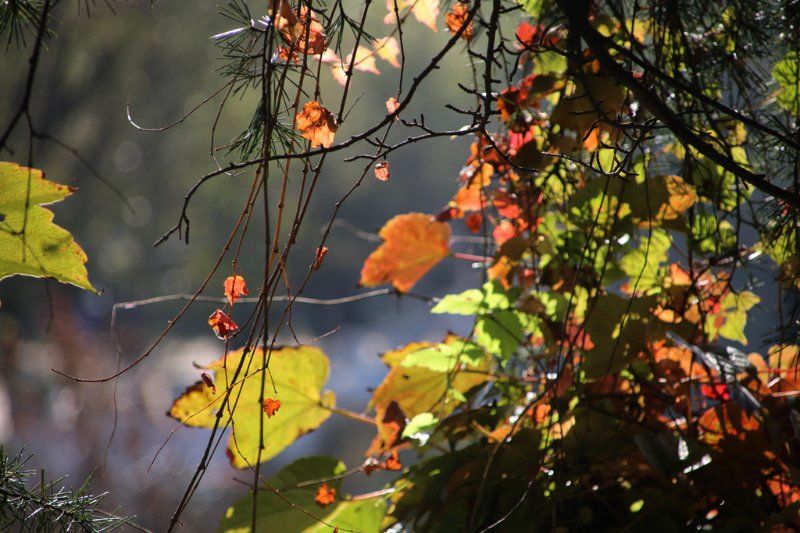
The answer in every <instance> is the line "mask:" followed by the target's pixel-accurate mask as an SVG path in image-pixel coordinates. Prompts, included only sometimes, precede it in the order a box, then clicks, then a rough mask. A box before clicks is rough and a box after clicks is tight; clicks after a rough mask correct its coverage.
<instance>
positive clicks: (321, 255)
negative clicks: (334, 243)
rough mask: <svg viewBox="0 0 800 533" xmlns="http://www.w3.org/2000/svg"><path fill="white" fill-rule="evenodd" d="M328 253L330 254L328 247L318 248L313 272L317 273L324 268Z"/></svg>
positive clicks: (312, 266)
mask: <svg viewBox="0 0 800 533" xmlns="http://www.w3.org/2000/svg"><path fill="white" fill-rule="evenodd" d="M327 253H328V247H327V246H323V247H322V248H317V255H316V256H314V263H313V264H312V265H311V270H313V271H314V272H316V271H318V270H319V269H320V268H322V262H323V261H324V260H325V254H327Z"/></svg>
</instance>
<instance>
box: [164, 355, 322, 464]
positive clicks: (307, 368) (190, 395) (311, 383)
mask: <svg viewBox="0 0 800 533" xmlns="http://www.w3.org/2000/svg"><path fill="white" fill-rule="evenodd" d="M264 361H265V354H264V352H263V351H262V350H261V349H258V350H255V351H251V352H247V353H245V352H244V351H243V350H237V351H235V352H231V353H229V354H227V355H226V356H224V357H222V358H221V359H218V360H216V361H214V362H213V363H210V364H209V365H208V366H207V367H206V369H207V370H208V371H209V372H213V373H214V382H215V383H216V386H217V389H218V390H217V393H216V394H212V393H211V391H210V389H209V388H208V387H206V385H205V384H204V383H202V382H199V383H197V384H195V385H192V386H191V387H189V388H188V389H187V390H186V392H184V393H183V395H181V396H180V397H179V398H178V399H177V400H175V402H174V403H173V404H172V407H171V408H170V411H169V415H170V416H172V417H173V418H175V419H177V420H180V421H181V422H183V423H184V424H186V425H187V426H191V427H201V428H212V427H213V426H214V422H215V420H216V416H217V412H218V411H219V410H220V409H223V413H222V415H221V419H220V424H221V427H224V426H225V425H226V424H229V425H231V426H232V432H231V436H230V439H229V440H228V456H229V458H230V459H231V463H232V464H233V466H235V467H237V468H246V467H247V466H252V465H255V464H256V461H257V459H258V449H259V444H260V441H261V438H262V435H261V434H260V432H259V426H260V424H261V423H262V421H263V444H264V448H263V449H262V450H261V461H267V460H269V459H272V458H273V457H275V456H276V455H277V454H279V453H280V452H281V451H283V449H284V448H286V447H287V446H289V445H290V444H291V443H292V442H294V441H295V440H297V439H298V438H299V437H301V436H303V435H305V434H306V433H308V432H310V431H313V430H315V429H316V428H318V427H319V426H320V425H321V424H322V423H323V422H324V421H325V420H327V419H328V417H329V416H330V414H331V411H330V409H329V407H332V406H333V405H334V402H335V396H334V394H333V393H332V392H330V391H326V392H324V393H323V392H322V387H323V385H324V384H325V381H326V380H327V378H328V358H327V357H326V356H325V354H323V353H322V352H321V351H320V350H319V349H317V348H313V347H310V346H299V347H296V348H288V347H287V348H278V349H275V350H274V351H272V353H271V354H269V373H268V374H267V375H266V376H264V373H263V372H262V371H261V370H260V369H261V368H263V365H264ZM240 365H241V370H240V371H238V372H237V369H239V368H240ZM262 381H263V383H262ZM262 386H263V389H262ZM273 386H274V388H273ZM227 389H232V394H231V395H230V399H229V403H228V404H227V405H225V406H224V408H223V406H222V403H223V400H224V398H225V397H226V394H225V391H226V390H227ZM276 389H277V392H275V390H276ZM262 396H263V397H264V398H265V399H266V398H267V397H269V398H270V399H272V400H273V401H278V402H280V411H279V412H277V413H273V414H274V415H275V416H272V417H268V416H267V414H265V413H264V406H263V405H262V403H261V400H260V399H261V398H262ZM232 403H234V404H235V409H234V408H233V405H231V404H232ZM232 410H233V416H232V417H231V415H230V413H231V411H232Z"/></svg>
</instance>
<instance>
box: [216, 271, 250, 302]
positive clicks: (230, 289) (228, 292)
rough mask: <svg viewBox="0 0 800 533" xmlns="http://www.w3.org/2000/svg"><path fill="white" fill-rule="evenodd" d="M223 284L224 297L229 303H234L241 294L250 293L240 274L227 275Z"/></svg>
mask: <svg viewBox="0 0 800 533" xmlns="http://www.w3.org/2000/svg"><path fill="white" fill-rule="evenodd" d="M223 285H224V287H225V297H226V298H227V299H228V302H229V303H230V304H231V305H233V304H235V303H236V300H238V299H239V298H241V297H242V296H247V295H248V294H250V291H248V290H247V283H245V281H244V278H243V277H242V276H229V277H228V278H226V279H225V283H224V284H223Z"/></svg>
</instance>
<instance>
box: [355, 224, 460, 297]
mask: <svg viewBox="0 0 800 533" xmlns="http://www.w3.org/2000/svg"><path fill="white" fill-rule="evenodd" d="M379 235H380V236H381V238H382V239H383V241H384V242H383V244H381V245H380V246H379V247H378V249H377V250H375V251H374V252H372V253H371V254H370V256H369V257H368V258H367V260H366V261H365V262H364V266H363V268H362V269H361V281H360V284H361V285H363V286H366V287H374V286H376V285H380V284H382V283H387V282H391V283H392V285H394V287H395V288H396V289H397V290H398V291H400V292H408V290H409V289H411V287H412V286H413V285H414V284H415V283H416V282H417V281H418V280H419V279H420V278H421V277H422V276H424V275H425V273H426V272H427V271H428V270H430V269H431V268H433V266H434V265H436V263H438V262H439V261H441V260H442V259H444V258H445V257H446V256H447V255H448V254H449V253H450V226H449V225H448V224H445V223H443V222H437V221H435V220H433V218H432V217H431V216H430V215H426V214H424V213H407V214H405V215H398V216H396V217H394V218H393V219H391V220H390V221H389V222H387V223H386V225H385V226H383V228H382V229H381V231H380V234H379Z"/></svg>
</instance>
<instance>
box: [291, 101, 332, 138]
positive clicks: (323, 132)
mask: <svg viewBox="0 0 800 533" xmlns="http://www.w3.org/2000/svg"><path fill="white" fill-rule="evenodd" d="M297 129H298V131H300V135H302V136H303V137H304V138H306V139H308V140H309V141H311V147H312V148H314V147H317V146H323V147H325V148H328V147H329V146H330V145H331V144H333V136H334V134H335V133H336V129H337V126H336V119H335V118H334V117H333V114H332V113H331V112H330V111H328V110H327V109H325V108H324V107H322V105H321V104H320V103H319V102H317V101H316V100H312V101H311V102H308V103H306V105H304V106H303V111H302V112H301V113H298V114H297Z"/></svg>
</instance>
